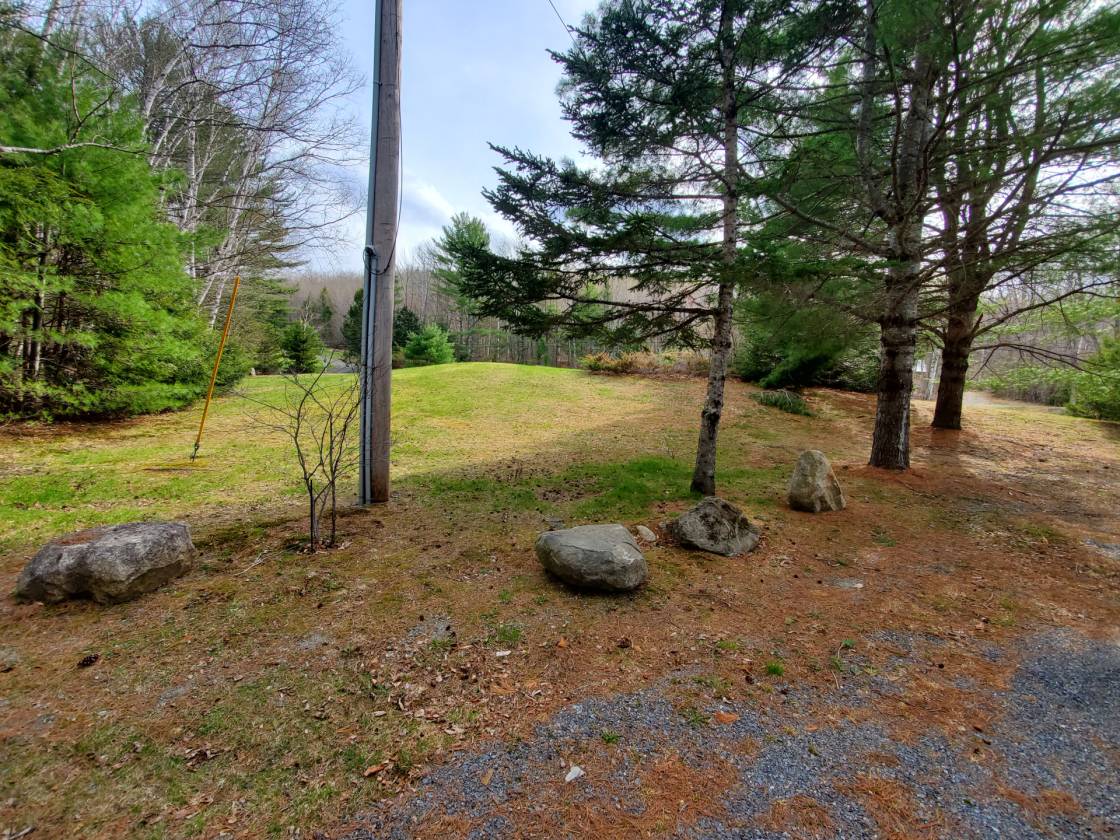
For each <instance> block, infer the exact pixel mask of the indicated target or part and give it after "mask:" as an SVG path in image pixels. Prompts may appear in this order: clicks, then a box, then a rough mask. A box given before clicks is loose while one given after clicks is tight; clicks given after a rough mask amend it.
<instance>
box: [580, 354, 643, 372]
mask: <svg viewBox="0 0 1120 840" xmlns="http://www.w3.org/2000/svg"><path fill="white" fill-rule="evenodd" d="M580 364H581V365H582V366H583V367H585V368H586V369H587V370H589V371H591V372H592V373H634V371H636V370H637V369H638V368H637V360H636V358H635V354H633V353H623V354H622V355H620V356H612V355H611V354H610V353H591V354H589V355H587V356H584V357H583V359H582V360H581V361H580Z"/></svg>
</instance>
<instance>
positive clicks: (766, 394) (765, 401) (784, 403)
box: [751, 388, 813, 417]
mask: <svg viewBox="0 0 1120 840" xmlns="http://www.w3.org/2000/svg"><path fill="white" fill-rule="evenodd" d="M751 399H753V400H754V401H755V402H758V403H760V404H762V405H765V406H769V407H770V408H776V409H778V410H779V411H784V412H786V413H787V414H800V415H802V416H804V417H812V416H813V412H811V411H810V410H809V406H808V405H806V403H805V399H804V398H803V397H802V396H801V395H800V394H796V393H794V392H793V391H787V390H785V389H784V388H783V389H779V390H777V391H763V392H762V393H760V394H751Z"/></svg>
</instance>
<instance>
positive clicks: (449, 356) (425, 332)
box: [404, 324, 455, 365]
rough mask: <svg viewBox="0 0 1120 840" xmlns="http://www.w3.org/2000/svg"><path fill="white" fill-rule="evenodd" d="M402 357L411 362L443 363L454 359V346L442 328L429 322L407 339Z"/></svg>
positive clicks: (425, 363) (422, 363) (424, 363)
mask: <svg viewBox="0 0 1120 840" xmlns="http://www.w3.org/2000/svg"><path fill="white" fill-rule="evenodd" d="M404 357H405V358H406V359H408V361H410V362H412V363H413V364H421V365H445V364H448V363H449V362H453V361H455V348H454V347H452V346H451V342H450V341H448V339H447V333H446V332H444V331H443V329H442V328H440V327H437V326H436V325H435V324H429V325H428V326H426V327H424V329H422V330H420V332H418V333H415V334H414V335H413V336H412V337H411V338H410V339H409V340H408V344H406V345H405V348H404Z"/></svg>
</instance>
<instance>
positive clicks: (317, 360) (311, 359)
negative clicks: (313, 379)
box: [280, 321, 324, 373]
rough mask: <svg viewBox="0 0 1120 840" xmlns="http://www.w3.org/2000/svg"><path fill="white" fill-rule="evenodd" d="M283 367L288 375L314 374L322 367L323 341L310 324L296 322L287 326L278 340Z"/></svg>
mask: <svg viewBox="0 0 1120 840" xmlns="http://www.w3.org/2000/svg"><path fill="white" fill-rule="evenodd" d="M280 348H281V350H282V352H283V354H284V362H285V364H284V367H285V369H286V370H287V371H288V372H290V373H314V372H315V371H318V370H319V369H320V368H321V367H322V366H323V362H322V354H323V349H324V348H323V340H322V339H321V338H319V333H318V332H317V331H316V330H315V328H314V327H313V326H311V325H310V324H305V323H303V322H302V321H296V322H294V323H291V324H289V325H288V327H287V329H285V330H284V334H283V336H282V337H281V340H280Z"/></svg>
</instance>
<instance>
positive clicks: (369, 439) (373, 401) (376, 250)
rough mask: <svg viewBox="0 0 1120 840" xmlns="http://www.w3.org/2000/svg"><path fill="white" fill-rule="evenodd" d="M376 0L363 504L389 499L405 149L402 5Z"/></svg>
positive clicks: (364, 327)
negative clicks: (396, 256) (399, 219)
mask: <svg viewBox="0 0 1120 840" xmlns="http://www.w3.org/2000/svg"><path fill="white" fill-rule="evenodd" d="M402 3H403V0H377V3H376V7H377V8H376V12H375V13H374V37H373V44H374V59H373V126H372V131H371V132H370V155H369V156H370V161H369V197H368V199H367V204H366V247H365V283H364V286H363V296H362V365H361V368H360V369H359V372H358V375H359V376H361V377H362V396H361V399H362V424H361V435H362V439H361V467H360V469H361V480H360V487H359V494H358V495H359V499H360V501H361V503H362V504H363V505H368V504H371V503H374V502H387V501H389V405H390V403H389V400H390V390H391V385H392V373H393V370H392V368H393V267H394V266H393V261H394V251H395V246H396V242H397V210H398V200H399V194H400V175H399V173H400V157H401V88H400V78H401V6H402Z"/></svg>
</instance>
